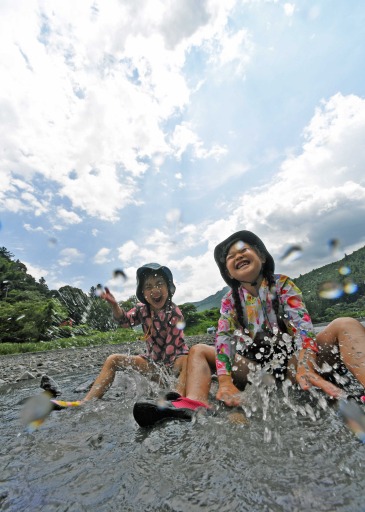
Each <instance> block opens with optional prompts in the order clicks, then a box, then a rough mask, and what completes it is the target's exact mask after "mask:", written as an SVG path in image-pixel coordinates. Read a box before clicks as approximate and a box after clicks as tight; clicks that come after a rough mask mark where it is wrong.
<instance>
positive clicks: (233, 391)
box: [215, 382, 241, 407]
mask: <svg viewBox="0 0 365 512" xmlns="http://www.w3.org/2000/svg"><path fill="white" fill-rule="evenodd" d="M215 397H216V399H217V400H221V401H222V402H224V403H225V404H226V405H228V406H229V407H238V406H239V405H241V398H240V390H239V389H237V388H236V386H235V385H234V384H233V382H230V383H226V382H225V383H224V384H220V385H219V389H218V391H217V394H216V396H215Z"/></svg>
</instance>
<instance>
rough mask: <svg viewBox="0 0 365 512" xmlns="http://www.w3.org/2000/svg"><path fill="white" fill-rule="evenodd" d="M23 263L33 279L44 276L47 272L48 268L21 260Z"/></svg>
mask: <svg viewBox="0 0 365 512" xmlns="http://www.w3.org/2000/svg"><path fill="white" fill-rule="evenodd" d="M23 263H24V265H25V266H26V267H27V273H28V274H30V275H31V276H33V277H34V278H35V279H37V280H39V279H40V278H41V277H44V278H46V277H47V276H48V274H49V272H48V270H46V269H44V268H41V267H37V266H35V265H32V264H31V263H27V262H26V261H23Z"/></svg>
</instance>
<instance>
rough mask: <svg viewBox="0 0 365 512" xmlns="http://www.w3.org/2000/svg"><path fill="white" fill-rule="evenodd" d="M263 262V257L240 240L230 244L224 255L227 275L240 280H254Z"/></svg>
mask: <svg viewBox="0 0 365 512" xmlns="http://www.w3.org/2000/svg"><path fill="white" fill-rule="evenodd" d="M264 263H265V258H263V257H262V256H261V255H260V254H259V253H258V252H257V250H255V249H254V248H253V247H251V246H250V245H249V244H246V243H245V242H242V241H238V242H235V243H234V244H232V245H231V247H230V248H229V251H228V253H227V256H226V268H227V272H228V274H229V276H230V277H231V278H233V279H236V280H237V281H240V282H249V283H250V282H253V281H256V280H257V278H258V276H259V275H260V271H261V268H262V265H263V264H264Z"/></svg>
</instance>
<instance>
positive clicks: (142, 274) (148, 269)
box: [136, 263, 176, 304]
mask: <svg viewBox="0 0 365 512" xmlns="http://www.w3.org/2000/svg"><path fill="white" fill-rule="evenodd" d="M154 274H157V275H160V276H162V277H163V278H164V279H165V281H166V283H167V288H168V290H169V295H170V297H172V296H173V295H174V293H175V290H176V286H175V285H174V279H173V277H172V272H171V270H170V269H169V268H168V267H165V266H163V265H160V264H159V263H146V265H143V266H142V267H139V268H137V290H136V296H137V299H138V300H139V301H140V302H142V303H143V304H147V301H146V299H145V298H144V295H143V290H142V288H143V283H144V280H145V279H146V277H147V276H150V275H154Z"/></svg>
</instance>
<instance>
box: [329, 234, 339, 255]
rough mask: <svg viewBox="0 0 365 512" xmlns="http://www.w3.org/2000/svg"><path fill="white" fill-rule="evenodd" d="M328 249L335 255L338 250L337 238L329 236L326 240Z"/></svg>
mask: <svg viewBox="0 0 365 512" xmlns="http://www.w3.org/2000/svg"><path fill="white" fill-rule="evenodd" d="M327 244H328V249H329V251H330V252H331V253H332V254H333V255H335V254H336V253H337V252H338V251H339V250H340V241H339V239H338V238H330V240H328V242H327Z"/></svg>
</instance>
